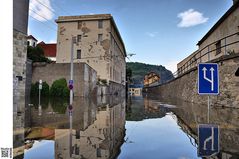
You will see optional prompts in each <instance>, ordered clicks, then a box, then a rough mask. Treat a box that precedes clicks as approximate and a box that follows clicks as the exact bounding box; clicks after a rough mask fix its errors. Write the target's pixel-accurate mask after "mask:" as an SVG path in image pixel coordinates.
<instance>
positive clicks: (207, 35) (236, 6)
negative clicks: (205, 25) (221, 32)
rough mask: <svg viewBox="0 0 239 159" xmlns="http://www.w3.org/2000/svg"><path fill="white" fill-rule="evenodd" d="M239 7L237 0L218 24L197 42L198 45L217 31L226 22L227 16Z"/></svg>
mask: <svg viewBox="0 0 239 159" xmlns="http://www.w3.org/2000/svg"><path fill="white" fill-rule="evenodd" d="M238 7H239V1H237V2H235V4H233V5H232V7H231V8H230V9H229V10H228V11H227V12H226V13H225V14H224V15H223V16H222V17H221V18H220V19H219V20H218V21H217V22H216V24H215V25H214V26H213V27H212V28H211V29H210V30H209V31H208V32H207V34H206V35H205V36H204V37H203V38H202V39H201V40H200V41H199V42H198V43H197V45H201V44H202V43H203V42H204V41H205V40H206V39H207V38H208V37H209V36H210V35H211V34H212V33H213V31H215V30H216V29H217V28H218V27H219V26H220V25H221V23H222V22H224V20H225V19H227V17H229V16H230V15H231V13H233V12H234V11H235V10H236V9H237V8H238Z"/></svg>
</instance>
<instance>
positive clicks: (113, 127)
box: [22, 96, 239, 159]
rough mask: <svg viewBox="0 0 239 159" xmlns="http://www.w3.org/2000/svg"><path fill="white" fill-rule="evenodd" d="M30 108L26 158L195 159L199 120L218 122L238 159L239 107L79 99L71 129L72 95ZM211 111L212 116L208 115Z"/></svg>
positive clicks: (224, 146)
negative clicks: (69, 105)
mask: <svg viewBox="0 0 239 159" xmlns="http://www.w3.org/2000/svg"><path fill="white" fill-rule="evenodd" d="M31 103H32V104H33V105H32V106H29V110H27V111H26V123H25V125H26V128H25V130H26V132H25V137H24V140H25V143H22V144H23V145H24V147H25V150H24V155H23V156H24V159H53V158H56V159H68V158H69V159H70V158H72V159H73V158H89V159H95V158H105V159H107V158H119V159H156V158H157V159H158V158H160V159H161V158H162V159H174V158H175V159H195V158H200V157H198V148H197V147H198V132H197V131H198V130H197V128H198V124H207V123H208V119H209V123H210V124H217V125H219V130H220V136H219V142H220V152H219V153H218V154H217V155H216V156H213V157H212V158H218V159H219V158H225V159H234V158H239V122H238V120H239V110H238V109H231V108H224V109H222V108H217V107H213V106H211V109H210V112H209V113H208V110H207V106H203V105H195V104H192V103H185V102H182V101H178V100H172V99H171V100H170V99H168V101H167V100H162V99H159V98H156V97H149V96H148V97H147V96H145V97H141V96H139V97H134V96H130V97H129V98H128V100H127V101H126V100H125V99H122V98H120V97H118V96H109V97H105V96H104V97H98V98H97V99H94V100H89V99H87V98H75V99H74V103H73V105H74V108H73V114H72V123H71V124H72V129H70V118H69V112H68V109H67V106H68V104H67V103H68V100H67V99H42V102H41V104H42V105H41V107H38V100H37V99H31ZM208 114H209V116H208Z"/></svg>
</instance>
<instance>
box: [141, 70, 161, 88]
mask: <svg viewBox="0 0 239 159" xmlns="http://www.w3.org/2000/svg"><path fill="white" fill-rule="evenodd" d="M159 84H160V77H159V75H158V74H157V73H155V72H150V73H148V74H146V75H145V76H144V86H146V87H147V86H156V85H159Z"/></svg>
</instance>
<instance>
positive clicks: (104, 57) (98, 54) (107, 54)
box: [56, 15, 126, 83]
mask: <svg viewBox="0 0 239 159" xmlns="http://www.w3.org/2000/svg"><path fill="white" fill-rule="evenodd" d="M89 17H94V16H86V17H85V18H82V16H69V17H59V18H58V20H57V23H58V32H57V55H56V62H57V63H69V62H70V56H71V54H70V53H71V39H72V35H74V36H78V35H80V36H81V40H80V41H78V42H77V44H74V61H75V62H85V63H87V64H88V65H89V66H91V67H92V68H94V69H95V70H96V71H97V75H98V78H100V79H106V80H108V81H109V80H111V81H114V82H117V83H121V82H122V81H125V68H126V62H125V56H124V54H125V51H124V44H122V43H121V41H120V40H119V39H120V37H119V35H118V34H117V33H116V31H115V30H116V29H115V27H114V26H113V24H112V22H111V19H110V18H111V16H110V15H101V16H99V17H97V18H95V19H89ZM99 20H102V22H103V28H98V21H99ZM99 34H102V40H101V41H99V40H98V35H99ZM77 50H81V59H77Z"/></svg>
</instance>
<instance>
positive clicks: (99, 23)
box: [98, 20, 103, 28]
mask: <svg viewBox="0 0 239 159" xmlns="http://www.w3.org/2000/svg"><path fill="white" fill-rule="evenodd" d="M98 28H103V20H99V21H98Z"/></svg>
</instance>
